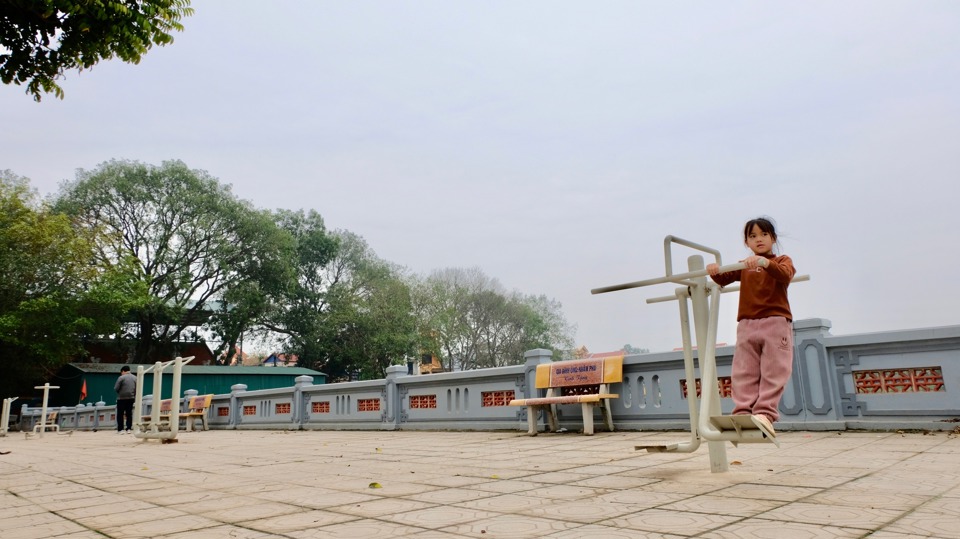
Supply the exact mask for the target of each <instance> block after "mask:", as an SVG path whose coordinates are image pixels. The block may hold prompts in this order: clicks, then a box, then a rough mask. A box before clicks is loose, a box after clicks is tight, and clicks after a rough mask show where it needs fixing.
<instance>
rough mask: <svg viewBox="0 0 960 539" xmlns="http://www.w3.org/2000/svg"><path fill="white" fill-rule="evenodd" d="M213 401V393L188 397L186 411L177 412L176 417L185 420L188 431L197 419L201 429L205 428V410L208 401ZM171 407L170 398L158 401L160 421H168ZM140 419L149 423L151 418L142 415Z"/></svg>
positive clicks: (208, 404)
mask: <svg viewBox="0 0 960 539" xmlns="http://www.w3.org/2000/svg"><path fill="white" fill-rule="evenodd" d="M212 401H213V394H212V393H211V394H209V395H197V396H195V397H190V400H189V402H188V404H187V411H186V412H180V413H179V414H178V416H179V417H178V419H182V420H184V421H185V422H186V425H185V429H186V430H188V431H190V430H193V426H194V423H195V422H196V420H197V419H199V420H200V424H201V427H202V428H201V430H207V410H209V409H210V403H211V402H212ZM172 409H173V401H172V400H171V399H164V400H162V401H160V419H161V420H162V421H167V422H169V421H170V415H171V413H170V412H171V410H172ZM141 420H142V421H143V422H144V423H149V422H150V421H151V420H152V419H151V417H150V416H149V415H146V416H143V417H142V418H141Z"/></svg>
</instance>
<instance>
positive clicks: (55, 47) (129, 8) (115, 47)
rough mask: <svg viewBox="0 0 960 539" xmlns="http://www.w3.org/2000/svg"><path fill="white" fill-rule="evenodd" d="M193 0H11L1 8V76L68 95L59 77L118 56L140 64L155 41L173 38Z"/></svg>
mask: <svg viewBox="0 0 960 539" xmlns="http://www.w3.org/2000/svg"><path fill="white" fill-rule="evenodd" d="M189 6H190V1H189V0H112V1H111V0H97V1H95V2H87V1H80V2H77V1H74V0H8V1H6V2H4V3H3V5H2V7H0V46H2V47H3V49H5V50H4V51H3V53H2V54H0V80H2V81H3V82H4V84H11V83H13V84H17V85H19V84H23V83H26V84H27V93H28V94H32V95H33V98H34V99H35V100H36V101H40V99H41V95H42V93H53V94H54V95H56V96H57V97H60V98H63V89H62V88H61V87H60V86H59V85H58V84H57V82H56V81H57V79H60V78H62V77H63V75H64V72H66V71H68V70H72V69H79V70H81V71H82V70H84V69H90V68H92V67H93V66H94V65H96V64H97V63H98V62H99V61H100V60H106V59H110V58H113V57H117V58H120V59H121V60H123V61H124V62H129V63H134V64H137V63H140V58H141V57H142V56H143V55H144V54H146V53H147V51H149V50H150V48H151V47H153V45H160V46H163V45H167V44H169V43H172V42H173V36H172V35H171V34H172V33H173V32H174V31H182V30H183V25H182V24H181V23H180V21H181V20H182V19H183V18H184V17H188V16H190V15H192V14H193V9H192V8H190V7H189Z"/></svg>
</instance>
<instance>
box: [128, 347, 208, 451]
mask: <svg viewBox="0 0 960 539" xmlns="http://www.w3.org/2000/svg"><path fill="white" fill-rule="evenodd" d="M193 359H194V356H190V357H187V358H183V357H179V356H178V357H176V358H175V359H171V360H170V361H166V362H160V361H158V362H156V363H155V364H154V365H153V366H152V367H148V368H146V369H144V368H143V365H139V366H137V397H136V400H135V401H134V403H133V425H134V428H133V435H134V436H136V437H137V438H140V439H142V440H160V443H162V444H172V443H176V442H177V433H178V432H179V430H180V415H179V412H180V405H181V403H182V402H183V398H182V397H181V396H180V378H181V375H182V373H183V366H184V365H186V364H187V363H190V362H191V361H193ZM170 366H173V380H172V381H171V393H170V397H171V400H172V403H171V404H172V405H175V406H176V409H175V410H171V412H169V413H167V415H166V417H165V418H164V419H161V417H160V402H161V401H162V400H163V397H162V396H161V390H162V389H163V371H164V369H166V368H168V367H170ZM149 372H152V373H153V400H152V401H151V406H150V421H149V422H145V421H142V420H141V411H142V410H143V408H142V403H143V377H144V376H143V375H144V374H146V373H149Z"/></svg>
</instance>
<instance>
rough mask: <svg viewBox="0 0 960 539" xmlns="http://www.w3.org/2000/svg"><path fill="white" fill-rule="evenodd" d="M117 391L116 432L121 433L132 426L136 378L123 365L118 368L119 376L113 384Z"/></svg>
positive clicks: (128, 430) (128, 368)
mask: <svg viewBox="0 0 960 539" xmlns="http://www.w3.org/2000/svg"><path fill="white" fill-rule="evenodd" d="M113 390H114V391H116V392H117V434H123V432H124V430H123V429H124V426H126V429H127V430H126V432H130V429H131V428H133V400H134V398H136V396H137V378H136V377H135V376H134V375H132V374H130V367H128V366H126V365H124V366H123V367H122V368H121V369H120V377H119V378H117V383H115V384H113Z"/></svg>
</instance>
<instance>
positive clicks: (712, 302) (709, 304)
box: [590, 236, 810, 473]
mask: <svg viewBox="0 0 960 539" xmlns="http://www.w3.org/2000/svg"><path fill="white" fill-rule="evenodd" d="M673 244H678V245H683V246H685V247H689V248H691V249H694V250H697V251H701V252H704V253H707V254H709V255H713V257H714V260H715V262H716V264H717V265H718V266H720V272H721V273H725V272H728V271H740V270H742V269H744V268H745V267H746V266H745V265H744V264H743V263H742V262H741V263H736V264H730V265H728V266H724V265H723V263H722V262H721V258H720V251H717V250H716V249H711V248H709V247H705V246H703V245H700V244H697V243H693V242H691V241H687V240H684V239H681V238H677V237H674V236H667V237H666V238H664V240H663V258H664V265H665V266H666V274H665V275H664V276H663V277H657V278H654V279H646V280H643V281H635V282H632V283H624V284H618V285H612V286H604V287H601V288H594V289H593V290H591V291H590V293H592V294H605V293H607V292H617V291H620V290H627V289H630V288H641V287H644V286H652V285H657V284H665V283H674V284H678V285H681V286H680V287H679V288H677V289H676V290H675V291H674V295H672V296H662V297H655V298H650V299H647V303H662V302H667V301H677V302H678V303H679V305H680V332H681V335H682V338H683V366H684V372H685V374H686V382H685V383H686V386H685V387H686V392H687V405H688V407H689V410H690V440H688V441H684V442H674V443H667V444H655V445H639V446H637V447H636V448H637V449H646V450H647V451H648V452H666V451H671V452H676V453H692V452H694V451H696V450H697V449H698V448H699V447H700V443H701V440H706V441H707V447H708V449H709V452H710V471H711V472H714V473H716V472H725V471H727V469H728V463H727V450H726V445H725V442H730V443H732V444H733V445H734V446H736V445H737V444H741V443H768V442H772V443H774V444H776V445H777V446H778V447H779V445H780V444H779V442H778V441H777V439H776V438H767V437H766V436H765V435H764V434H763V432H761V431H760V430H759V429H758V428H757V427H756V425H754V424H753V421H752V420H751V419H750V416H749V415H722V412H721V410H720V390H719V388H718V384H717V358H716V351H717V322H718V315H719V311H720V294H721V293H723V292H735V291H738V290H740V287H739V286H727V287H724V288H721V287H720V286H719V285H717V284H716V283H714V282H713V280H711V279H708V278H707V275H708V273H707V270H706V269H705V268H706V266H705V265H704V263H703V256H702V255H692V256H690V257H689V258H687V270H688V271H687V272H686V273H674V271H673V256H672V247H673ZM760 265H761V266H764V267H765V266H766V265H767V261H766V259H762V260H761V261H760ZM809 279H810V277H809V276H808V275H801V276H797V277H794V279H793V281H792V282H797V281H807V280H809ZM688 302H690V304H692V306H693V328H694V331H695V333H696V340H697V356H698V357H697V360H698V364H699V367H700V378H701V395H702V396H701V398H700V399H699V402H698V398H697V389H696V382H695V380H696V372H695V365H694V361H693V359H694V358H693V343H692V340H691V335H690V311H689V308H688Z"/></svg>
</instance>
